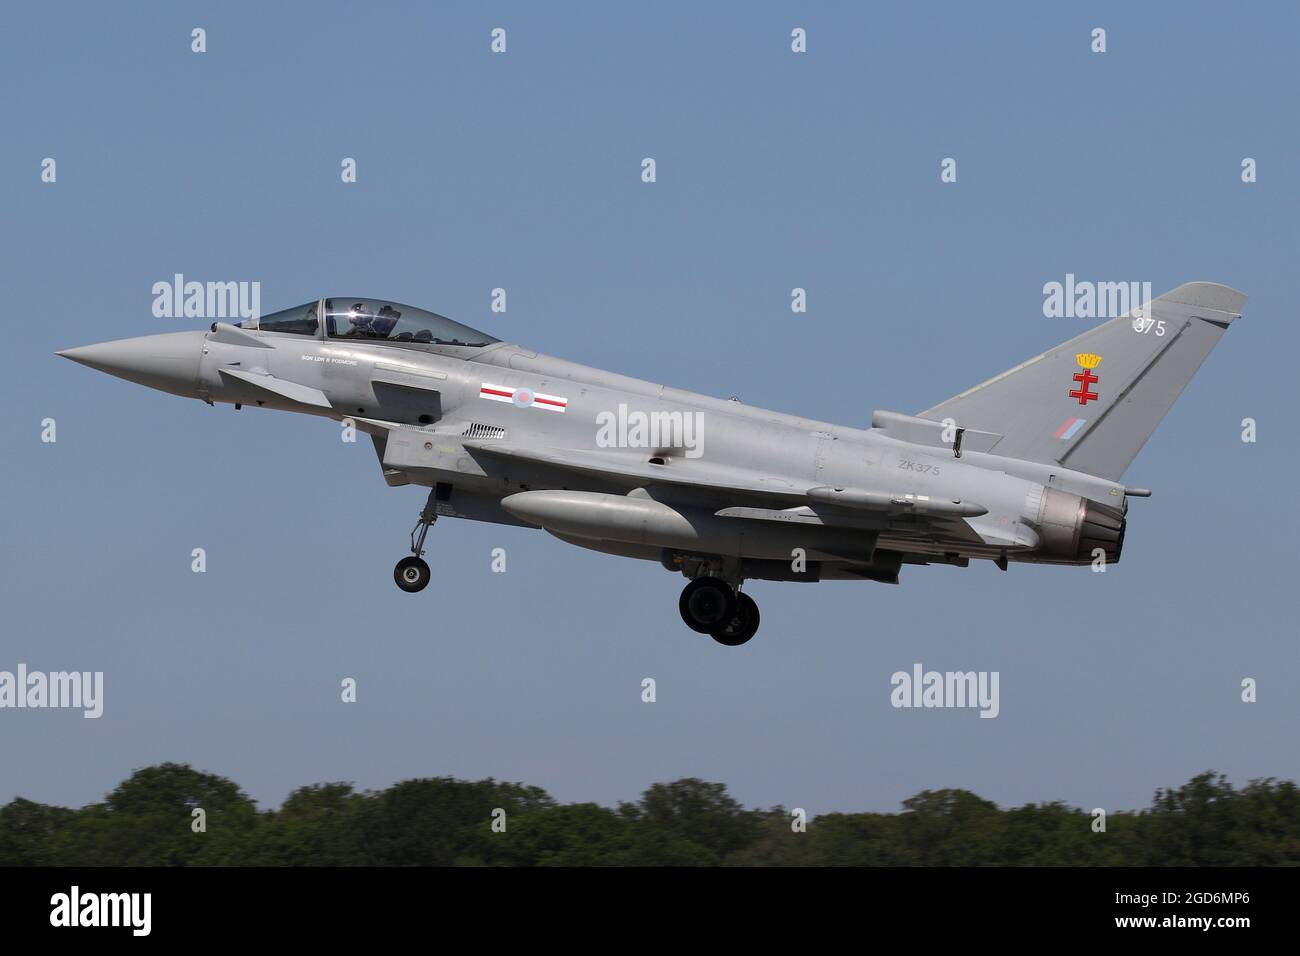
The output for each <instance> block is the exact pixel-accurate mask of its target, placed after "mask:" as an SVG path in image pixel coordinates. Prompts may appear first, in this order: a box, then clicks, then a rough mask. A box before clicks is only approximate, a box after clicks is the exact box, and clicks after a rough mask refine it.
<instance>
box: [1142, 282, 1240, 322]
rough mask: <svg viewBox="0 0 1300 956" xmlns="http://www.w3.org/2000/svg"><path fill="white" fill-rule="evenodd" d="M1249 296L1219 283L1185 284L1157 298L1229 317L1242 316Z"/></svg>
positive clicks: (1161, 300) (1157, 299) (1158, 300)
mask: <svg viewBox="0 0 1300 956" xmlns="http://www.w3.org/2000/svg"><path fill="white" fill-rule="evenodd" d="M1247 298H1249V296H1247V295H1246V293H1244V292H1238V291H1237V290H1236V289H1234V288H1232V287H1231V286H1226V285H1221V284H1219V283H1218V282H1185V283H1183V284H1182V285H1180V286H1179V287H1178V288H1176V289H1171V290H1170V291H1169V292H1166V293H1165V294H1164V295H1162V296H1158V297H1157V298H1156V301H1157V302H1170V303H1176V304H1178V305H1189V306H1191V307H1192V308H1195V309H1212V310H1214V311H1215V312H1226V313H1228V314H1229V315H1238V316H1239V315H1241V310H1242V308H1243V307H1244V306H1245V305H1246V299H1247Z"/></svg>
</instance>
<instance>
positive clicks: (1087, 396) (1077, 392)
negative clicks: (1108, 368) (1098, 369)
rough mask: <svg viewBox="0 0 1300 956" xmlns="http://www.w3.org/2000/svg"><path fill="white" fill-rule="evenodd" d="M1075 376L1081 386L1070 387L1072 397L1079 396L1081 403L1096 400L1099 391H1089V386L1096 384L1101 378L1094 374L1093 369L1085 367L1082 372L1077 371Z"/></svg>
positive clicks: (1084, 403)
mask: <svg viewBox="0 0 1300 956" xmlns="http://www.w3.org/2000/svg"><path fill="white" fill-rule="evenodd" d="M1073 378H1074V380H1075V381H1076V382H1078V383H1079V387H1078V388H1072V389H1070V397H1071V398H1077V399H1078V400H1079V404H1080V405H1087V404H1088V402H1090V401H1091V402H1095V401H1096V400H1097V393H1096V392H1090V391H1088V386H1089V385H1096V384H1097V383H1098V382H1100V381H1101V379H1099V378H1098V377H1097V376H1095V375H1093V374H1092V369H1090V368H1085V369H1084V370H1083V371H1082V372H1075V373H1074V376H1073Z"/></svg>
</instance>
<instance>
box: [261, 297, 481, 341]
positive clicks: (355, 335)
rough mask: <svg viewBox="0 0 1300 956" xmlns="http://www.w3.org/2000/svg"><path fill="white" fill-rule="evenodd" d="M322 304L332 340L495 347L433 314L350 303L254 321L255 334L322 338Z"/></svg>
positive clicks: (394, 305) (312, 305)
mask: <svg viewBox="0 0 1300 956" xmlns="http://www.w3.org/2000/svg"><path fill="white" fill-rule="evenodd" d="M322 304H323V305H324V307H325V309H324V312H325V315H324V320H325V321H324V329H323V331H324V335H325V336H326V337H327V338H331V339H348V340H350V341H354V342H355V341H365V342H387V343H391V344H394V345H416V346H418V345H451V346H460V347H463V348H481V347H482V346H485V345H492V344H494V343H496V342H497V341H499V340H498V339H495V338H493V337H492V336H490V335H487V334H485V333H483V332H479V331H477V330H475V329H471V328H470V327H469V326H468V325H461V324H460V323H459V322H456V321H453V320H452V319H449V318H447V317H446V316H444V315H438V314H437V313H435V312H427V311H425V310H424V309H417V308H415V307H414V306H410V305H402V304H401V303H400V302H388V301H386V300H384V299H358V298H353V297H349V298H334V299H323V300H319V301H316V302H308V303H305V304H304V305H300V306H297V307H296V308H292V309H285V310H283V311H281V312H276V313H273V314H272V315H265V316H262V318H261V319H260V320H258V322H257V328H258V329H259V330H261V331H263V332H288V333H291V334H294V335H311V336H315V337H320V335H321V332H322V324H321V321H320V319H319V317H318V312H319V310H320V306H321V305H322ZM250 325H251V323H248V322H245V323H244V326H245V327H249V326H250Z"/></svg>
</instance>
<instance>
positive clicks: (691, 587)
mask: <svg viewBox="0 0 1300 956" xmlns="http://www.w3.org/2000/svg"><path fill="white" fill-rule="evenodd" d="M677 610H678V611H679V612H681V615H682V620H683V621H685V622H686V626H687V627H689V628H690V629H691V630H692V631H698V632H699V633H700V634H708V633H709V632H711V631H712V630H713V629H714V628H715V627H718V626H719V625H720V624H721V623H722V622H724V621H729V620H731V618H732V617H733V616H734V615H735V613H736V592H735V591H733V590H731V587H730V585H728V584H727V582H726V581H723V580H722V579H721V578H696V579H695V580H694V581H692V582H691V583H690V584H688V585H686V587H685V588H683V589H682V596H681V597H680V598H679V599H678V600H677Z"/></svg>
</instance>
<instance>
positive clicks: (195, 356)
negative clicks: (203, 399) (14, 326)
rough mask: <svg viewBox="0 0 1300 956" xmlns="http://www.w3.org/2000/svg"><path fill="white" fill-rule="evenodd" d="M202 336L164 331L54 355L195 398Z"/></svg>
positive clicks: (142, 383)
mask: <svg viewBox="0 0 1300 956" xmlns="http://www.w3.org/2000/svg"><path fill="white" fill-rule="evenodd" d="M203 337H204V333H203V332H167V333H165V334H163V335H144V336H141V337H139V338H135V339H119V340H118V341H116V342H101V343H99V344H98V345H82V346H80V347H78V348H75V349H64V350H63V351H62V352H59V353H58V354H59V355H62V356H63V357H64V358H66V359H72V361H74V362H77V363H78V364H80V365H85V366H88V367H90V368H93V369H96V370H98V371H100V372H107V373H108V374H109V375H116V376H117V377H118V378H124V379H126V380H127V381H128V382H135V383H136V384H138V385H147V386H148V387H149V388H156V389H160V390H162V391H164V392H171V393H172V394H173V395H183V396H185V397H186V398H198V388H199V358H200V356H202V354H203Z"/></svg>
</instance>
